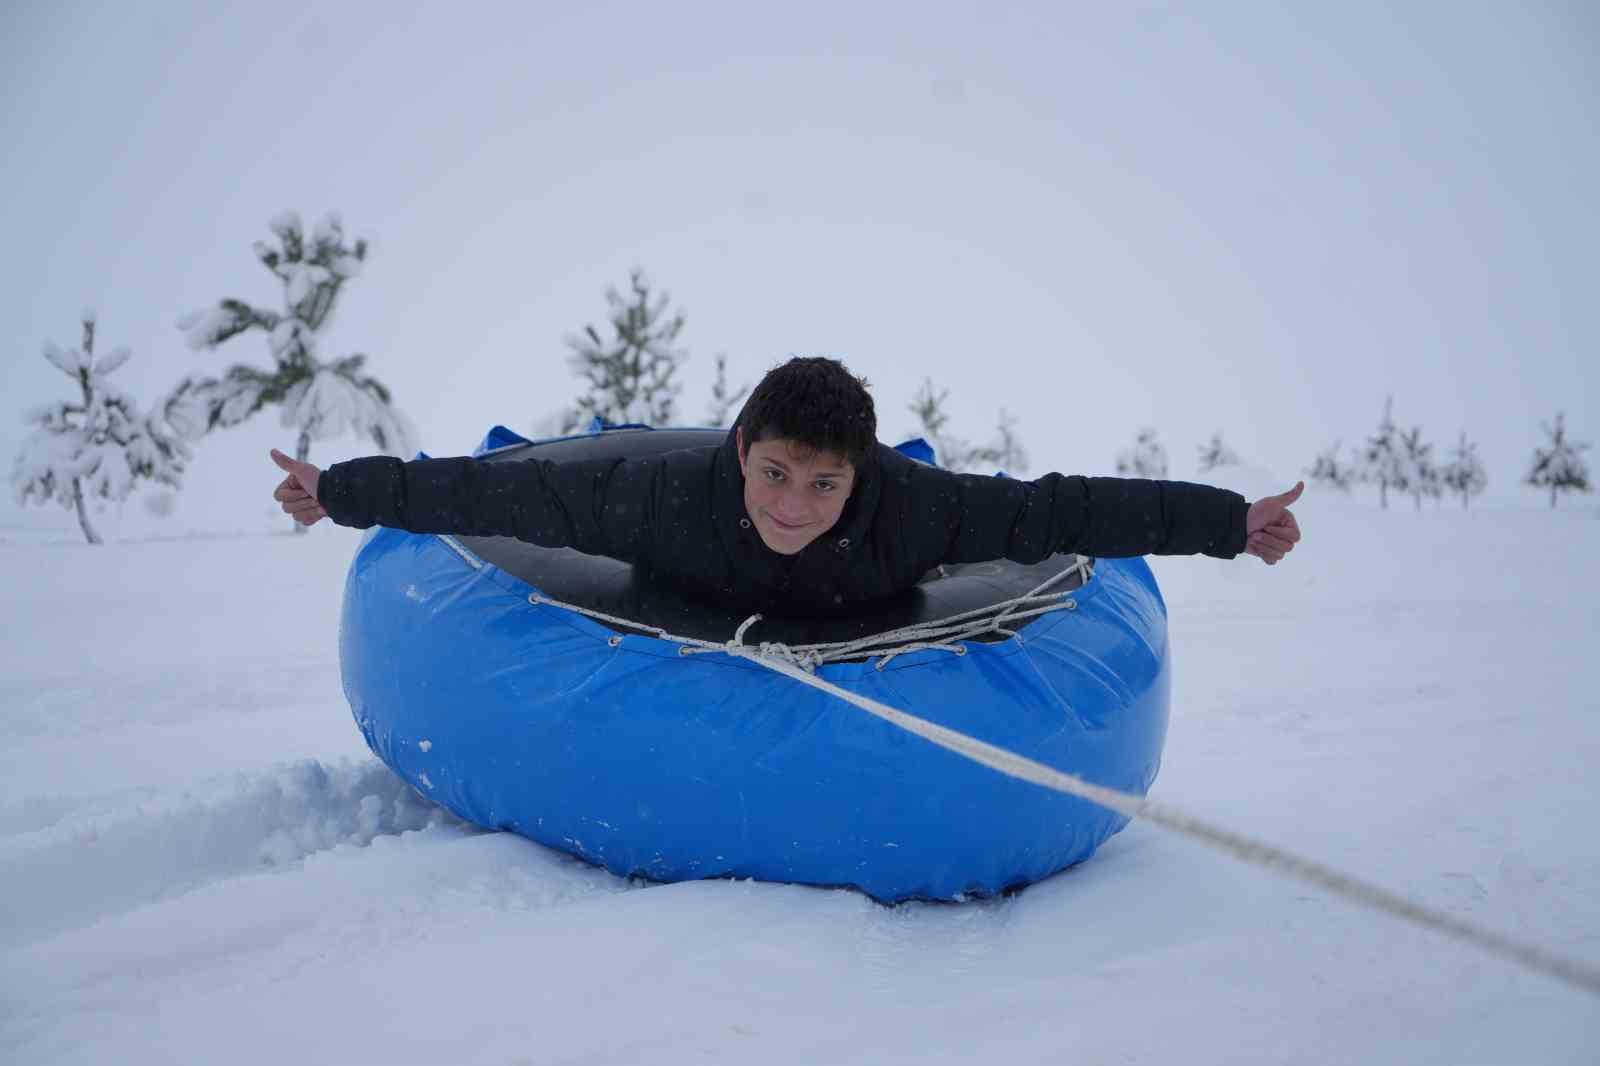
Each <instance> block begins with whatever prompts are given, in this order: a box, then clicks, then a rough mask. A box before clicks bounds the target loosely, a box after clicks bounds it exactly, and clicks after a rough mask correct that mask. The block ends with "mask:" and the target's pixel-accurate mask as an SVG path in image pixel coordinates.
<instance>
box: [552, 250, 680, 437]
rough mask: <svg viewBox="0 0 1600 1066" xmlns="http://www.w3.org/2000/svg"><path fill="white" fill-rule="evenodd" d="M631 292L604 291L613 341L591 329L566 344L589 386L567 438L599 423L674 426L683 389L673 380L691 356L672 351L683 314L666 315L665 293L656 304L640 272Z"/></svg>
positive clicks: (573, 415) (571, 420)
mask: <svg viewBox="0 0 1600 1066" xmlns="http://www.w3.org/2000/svg"><path fill="white" fill-rule="evenodd" d="M629 287H630V291H629V294H628V295H627V296H626V297H624V296H623V295H622V294H621V293H620V292H618V291H617V290H616V289H615V288H614V287H613V288H610V289H607V290H606V303H608V304H609V305H610V306H611V334H612V336H611V337H610V339H609V340H602V339H601V338H600V333H599V331H598V330H596V329H595V328H594V327H593V326H585V327H584V329H583V333H582V334H581V335H579V336H575V337H568V338H567V346H568V347H569V348H571V349H572V356H571V359H570V364H571V366H572V369H573V371H574V372H575V373H577V374H578V375H579V376H581V377H582V378H583V379H584V380H585V381H587V382H588V383H589V392H588V395H586V396H582V397H580V398H579V399H578V403H577V407H576V408H575V409H573V410H572V411H571V412H570V413H569V414H568V416H567V424H566V426H565V431H566V432H571V431H572V430H574V429H577V428H580V427H581V426H582V425H584V424H585V423H587V422H588V421H589V420H591V419H593V418H596V417H598V418H602V419H604V420H605V421H607V422H613V423H619V424H620V423H627V422H642V423H645V424H647V425H652V426H669V425H671V424H672V405H673V401H674V399H676V397H677V395H678V390H679V388H680V386H678V385H677V384H675V383H674V382H673V376H674V375H675V374H676V373H677V371H678V367H679V365H680V364H682V363H683V361H684V360H685V359H687V358H688V357H689V353H688V352H687V351H685V350H683V349H681V348H674V347H673V343H674V342H675V341H676V340H677V339H678V334H679V332H681V331H682V329H683V321H684V319H683V314H682V312H675V313H673V314H671V315H669V314H668V313H667V304H668V302H669V300H668V297H667V295H666V293H662V294H660V296H659V297H657V298H656V299H654V300H653V301H652V299H651V293H650V281H649V279H648V278H647V277H646V276H645V273H644V271H643V270H642V269H637V268H636V269H635V270H634V271H633V273H632V275H631V277H630V279H629Z"/></svg>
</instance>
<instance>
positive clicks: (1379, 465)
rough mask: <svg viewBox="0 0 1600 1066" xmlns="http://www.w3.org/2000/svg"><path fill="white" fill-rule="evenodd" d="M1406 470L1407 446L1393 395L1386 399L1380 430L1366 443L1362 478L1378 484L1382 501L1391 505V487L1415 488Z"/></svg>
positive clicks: (1359, 467)
mask: <svg viewBox="0 0 1600 1066" xmlns="http://www.w3.org/2000/svg"><path fill="white" fill-rule="evenodd" d="M1406 469H1407V466H1406V458H1405V445H1404V444H1403V443H1402V442H1401V439H1400V430H1399V428H1398V427H1396V426H1395V424H1394V397H1393V396H1391V397H1389V398H1388V399H1387V400H1385V401H1384V404H1383V419H1382V420H1381V421H1380V422H1379V423H1378V431H1377V432H1376V433H1375V434H1373V435H1372V436H1371V437H1368V438H1367V443H1366V446H1365V447H1363V448H1362V449H1361V454H1360V458H1359V461H1358V465H1357V470H1358V478H1359V480H1361V481H1364V482H1367V483H1369V484H1376V485H1377V486H1378V502H1379V503H1380V504H1382V505H1383V506H1384V507H1385V508H1387V507H1388V506H1389V490H1390V489H1394V490H1395V491H1396V492H1409V491H1411V485H1410V482H1409V481H1408V480H1407V478H1406Z"/></svg>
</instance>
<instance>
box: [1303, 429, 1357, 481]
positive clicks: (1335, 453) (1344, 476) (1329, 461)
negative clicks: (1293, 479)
mask: <svg viewBox="0 0 1600 1066" xmlns="http://www.w3.org/2000/svg"><path fill="white" fill-rule="evenodd" d="M1306 476H1307V477H1309V478H1310V479H1311V480H1312V481H1316V482H1320V483H1322V484H1324V485H1329V486H1332V487H1333V488H1336V489H1338V490H1339V491H1340V492H1349V491H1350V486H1351V485H1353V484H1355V482H1356V470H1355V467H1354V466H1353V465H1347V464H1346V463H1344V462H1341V461H1340V459H1339V441H1334V442H1333V446H1332V447H1331V448H1329V449H1328V450H1327V451H1325V452H1322V453H1321V454H1320V455H1318V456H1317V458H1316V460H1315V461H1313V462H1312V464H1311V469H1309V470H1307V471H1306Z"/></svg>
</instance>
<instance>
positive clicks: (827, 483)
mask: <svg viewBox="0 0 1600 1066" xmlns="http://www.w3.org/2000/svg"><path fill="white" fill-rule="evenodd" d="M736 432H737V433H738V441H737V446H738V450H739V471H740V473H742V474H744V507H745V510H746V511H748V512H749V513H750V521H751V523H752V524H753V525H754V526H755V527H756V532H757V533H759V534H761V541H762V543H763V544H765V545H766V546H767V547H769V548H771V549H772V550H773V551H775V552H777V553H778V554H780V555H793V554H795V553H796V552H798V551H800V550H801V549H802V548H804V547H805V546H806V545H807V544H810V543H811V542H812V541H814V540H816V539H817V538H818V537H820V536H822V534H824V533H826V532H827V531H828V530H830V529H832V528H833V524H834V523H835V522H837V521H839V515H840V514H841V513H842V512H843V511H844V505H845V502H846V501H847V500H849V499H850V490H851V488H852V487H854V485H855V478H856V472H855V467H853V466H852V465H851V464H850V462H849V460H847V459H842V458H840V457H839V456H837V455H832V454H830V453H828V452H819V451H816V450H815V449H812V448H807V447H805V446H804V445H801V444H796V443H795V442H794V441H792V440H786V439H777V440H761V441H756V442H755V443H754V444H752V445H750V447H749V450H748V451H747V450H746V449H745V441H744V431H743V430H742V429H741V430H737V431H736Z"/></svg>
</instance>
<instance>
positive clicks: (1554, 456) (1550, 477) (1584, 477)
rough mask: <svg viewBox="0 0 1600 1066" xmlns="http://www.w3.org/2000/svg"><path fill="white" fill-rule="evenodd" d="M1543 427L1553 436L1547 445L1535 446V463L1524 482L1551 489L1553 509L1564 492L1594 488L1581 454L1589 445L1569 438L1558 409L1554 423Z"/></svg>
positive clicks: (1586, 490)
mask: <svg viewBox="0 0 1600 1066" xmlns="http://www.w3.org/2000/svg"><path fill="white" fill-rule="evenodd" d="M1541 428H1543V429H1544V432H1545V436H1547V437H1549V438H1550V439H1549V440H1548V441H1547V442H1546V446H1545V447H1543V448H1535V449H1534V451H1533V464H1532V465H1531V466H1530V467H1529V468H1528V473H1527V476H1526V477H1524V478H1523V481H1524V482H1525V483H1526V484H1529V485H1532V486H1533V487H1534V488H1546V489H1549V490H1550V506H1551V507H1552V508H1553V507H1555V505H1556V498H1557V496H1558V495H1559V494H1561V493H1563V492H1591V491H1593V486H1592V485H1591V484H1590V483H1589V467H1588V465H1587V464H1586V463H1584V461H1583V455H1582V454H1581V453H1583V452H1586V451H1588V450H1589V444H1588V443H1587V442H1578V441H1571V440H1568V439H1567V427H1566V416H1565V415H1564V414H1561V413H1559V412H1558V413H1557V414H1556V421H1555V424H1554V425H1546V426H1543V427H1541Z"/></svg>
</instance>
